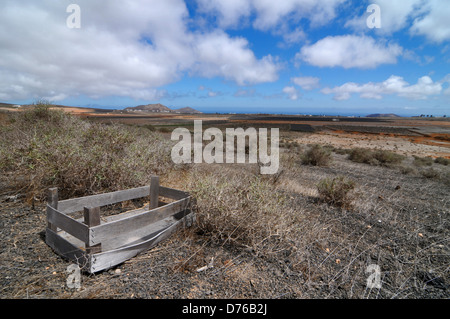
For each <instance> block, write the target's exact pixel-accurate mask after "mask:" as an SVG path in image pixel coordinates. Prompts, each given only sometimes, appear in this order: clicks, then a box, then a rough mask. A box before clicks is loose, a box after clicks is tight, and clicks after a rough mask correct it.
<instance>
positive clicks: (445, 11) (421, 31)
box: [410, 0, 450, 43]
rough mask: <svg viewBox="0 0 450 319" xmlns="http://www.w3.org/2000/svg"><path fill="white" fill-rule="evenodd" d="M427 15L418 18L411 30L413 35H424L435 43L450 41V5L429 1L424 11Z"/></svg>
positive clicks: (439, 1) (434, 0) (440, 1)
mask: <svg viewBox="0 0 450 319" xmlns="http://www.w3.org/2000/svg"><path fill="white" fill-rule="evenodd" d="M422 11H426V14H425V15H422V16H420V17H417V18H416V19H415V20H414V23H413V25H412V27H411V29H410V31H411V33H412V34H417V35H424V36H426V37H427V38H428V39H430V40H431V41H434V42H438V43H441V42H443V41H447V40H450V23H449V21H448V19H449V17H450V3H449V2H448V1H442V0H438V1H436V0H430V1H428V2H427V3H426V4H425V6H424V8H423V10H422Z"/></svg>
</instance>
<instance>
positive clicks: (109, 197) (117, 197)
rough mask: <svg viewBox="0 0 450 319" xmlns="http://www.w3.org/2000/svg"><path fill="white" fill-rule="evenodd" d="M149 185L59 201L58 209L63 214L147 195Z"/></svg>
mask: <svg viewBox="0 0 450 319" xmlns="http://www.w3.org/2000/svg"><path fill="white" fill-rule="evenodd" d="M149 192H150V186H142V187H137V188H132V189H127V190H122V191H117V192H111V193H105V194H99V195H92V196H86V197H79V198H73V199H67V200H63V201H60V202H59V206H58V207H59V208H58V210H59V211H60V212H61V213H63V214H70V213H73V212H78V211H82V210H83V209H84V207H100V206H105V205H110V204H115V203H118V202H123V201H126V200H131V199H135V198H141V197H145V196H148V195H149Z"/></svg>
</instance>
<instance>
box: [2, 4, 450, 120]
mask: <svg viewBox="0 0 450 319" xmlns="http://www.w3.org/2000/svg"><path fill="white" fill-rule="evenodd" d="M70 4H76V5H77V6H76V7H75V8H72V7H71V8H70V10H67V9H68V6H69V5H70ZM371 4H375V5H376V7H369V5H371ZM78 8H79V11H78ZM368 8H369V9H371V10H372V11H369V12H368ZM373 10H375V11H373ZM378 13H379V15H378ZM449 16H450V0H427V1H425V0H397V1H396V0H377V1H375V0H373V1H355V0H281V1H268V0H239V1H237V0H227V1H225V0H222V1H218V0H208V1H207V0H189V1H182V0H165V1H162V0H160V1H156V0H154V1H153V0H142V1H137V0H134V1H133V0H122V1H119V0H108V1H100V0H62V1H52V0H40V1H34V0H23V1H13V0H4V1H2V11H1V12H0V25H1V28H0V43H2V45H1V46H0V101H2V102H9V103H17V104H23V103H29V102H33V101H35V100H37V99H41V98H44V99H48V100H50V101H52V102H53V103H55V104H65V105H74V106H84V105H97V106H104V107H114V108H123V107H127V106H135V105H139V104H147V103H162V104H165V105H167V106H169V107H173V108H178V107H184V106H191V107H193V108H196V109H198V110H200V111H203V112H211V113H214V112H236V113H240V112H244V113H245V112H249V113H250V112H261V113H287V114H342V115H366V114H370V113H396V114H399V115H417V114H433V115H435V116H441V115H443V114H447V115H450V88H449V83H450V67H449V65H450V24H449V23H448V17H449ZM368 18H374V19H375V20H374V19H370V21H369V22H372V23H377V22H380V25H377V26H379V28H377V27H375V28H371V27H370V25H369V24H370V23H369V24H368V22H367V21H368ZM78 22H79V24H78V25H77V23H78Z"/></svg>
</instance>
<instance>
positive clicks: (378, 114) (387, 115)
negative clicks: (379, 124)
mask: <svg viewBox="0 0 450 319" xmlns="http://www.w3.org/2000/svg"><path fill="white" fill-rule="evenodd" d="M366 117H401V116H399V115H397V114H393V113H389V114H380V113H377V114H370V115H366Z"/></svg>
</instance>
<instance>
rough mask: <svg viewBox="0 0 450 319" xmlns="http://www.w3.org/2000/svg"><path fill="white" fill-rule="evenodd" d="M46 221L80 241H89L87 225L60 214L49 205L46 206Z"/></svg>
mask: <svg viewBox="0 0 450 319" xmlns="http://www.w3.org/2000/svg"><path fill="white" fill-rule="evenodd" d="M47 219H48V221H49V222H50V223H51V224H53V225H55V226H56V227H59V228H61V229H63V230H64V231H66V232H67V233H69V234H71V235H72V236H74V237H76V238H78V239H80V240H81V241H83V242H88V241H89V227H88V226H87V225H85V224H83V223H80V222H78V221H76V220H75V219H73V218H72V217H69V216H67V215H64V214H62V213H60V212H59V211H57V210H56V209H54V208H53V207H51V206H49V205H47Z"/></svg>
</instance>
